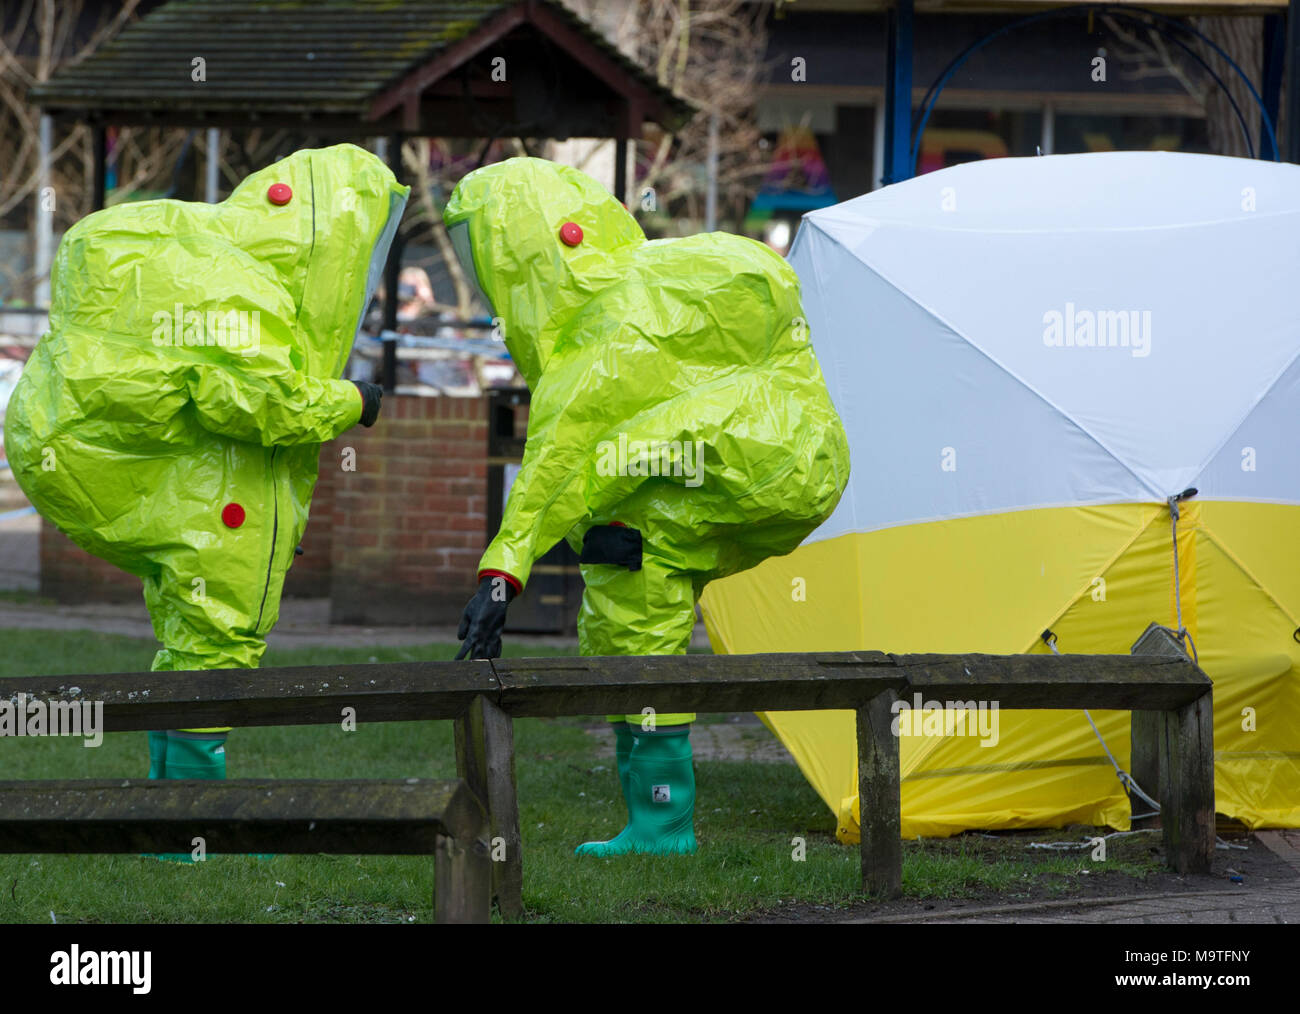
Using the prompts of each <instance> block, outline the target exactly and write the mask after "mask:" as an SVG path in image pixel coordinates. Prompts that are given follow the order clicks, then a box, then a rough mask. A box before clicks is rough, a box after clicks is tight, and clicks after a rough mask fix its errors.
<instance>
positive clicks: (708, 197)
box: [704, 109, 718, 232]
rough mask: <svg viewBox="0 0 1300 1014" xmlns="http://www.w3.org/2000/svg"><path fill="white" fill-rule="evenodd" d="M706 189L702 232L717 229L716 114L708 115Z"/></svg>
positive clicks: (715, 111) (715, 112) (714, 112)
mask: <svg viewBox="0 0 1300 1014" xmlns="http://www.w3.org/2000/svg"><path fill="white" fill-rule="evenodd" d="M706 165H707V169H706V173H707V176H708V189H707V190H706V191H705V193H704V231H705V232H713V231H714V230H716V229H717V228H718V113H717V110H716V109H715V110H714V111H713V112H712V113H710V114H709V154H708V162H707V163H706Z"/></svg>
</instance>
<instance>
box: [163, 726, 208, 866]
mask: <svg viewBox="0 0 1300 1014" xmlns="http://www.w3.org/2000/svg"><path fill="white" fill-rule="evenodd" d="M155 735H157V734H156V733H152V732H151V733H149V757H150V761H151V766H150V769H149V774H150V777H152V776H153V770H154V767H153V764H154V763H156V762H154V747H155V739H154V737H155ZM161 735H162V737H163V739H164V741H165V747H166V749H165V751H164V757H163V762H162V769H161V770H162V772H163V773H162V777H163V778H169V779H181V778H198V779H202V780H204V781H215V780H220V779H223V778H225V777H226V734H225V733H224V732H215V733H212V732H177V731H174V730H173V731H170V732H165V733H162V734H161ZM145 858H147V859H159V860H162V861H163V862H166V863H180V864H182V865H185V866H192V865H194V857H193V855H191V854H190V853H189V852H160V853H146V854H145Z"/></svg>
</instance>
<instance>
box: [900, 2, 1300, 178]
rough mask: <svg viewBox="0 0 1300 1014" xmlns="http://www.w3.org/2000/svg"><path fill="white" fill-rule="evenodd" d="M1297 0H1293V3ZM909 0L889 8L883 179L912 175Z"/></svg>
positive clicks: (910, 16)
mask: <svg viewBox="0 0 1300 1014" xmlns="http://www.w3.org/2000/svg"><path fill="white" fill-rule="evenodd" d="M1296 2H1300V0H1292V3H1296ZM912 13H913V8H912V0H894V6H893V7H891V8H890V10H889V35H888V39H887V41H886V44H885V45H886V53H885V59H886V66H885V172H884V182H885V183H886V184H889V183H897V182H899V181H900V180H906V179H911V177H912V20H913V18H912Z"/></svg>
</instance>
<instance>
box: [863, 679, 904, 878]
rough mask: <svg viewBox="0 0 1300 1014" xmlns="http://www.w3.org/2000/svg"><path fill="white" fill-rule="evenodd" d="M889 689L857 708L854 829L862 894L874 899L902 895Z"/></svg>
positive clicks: (895, 756) (899, 815)
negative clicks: (859, 840) (858, 839)
mask: <svg viewBox="0 0 1300 1014" xmlns="http://www.w3.org/2000/svg"><path fill="white" fill-rule="evenodd" d="M896 700H898V694H897V693H895V692H894V691H893V690H887V691H885V692H884V693H881V694H877V695H876V696H875V697H873V698H872V699H871V700H869V701H868V702H867V703H866V704H865V705H863V706H862V707H860V708H858V826H859V828H860V830H861V833H862V843H861V846H860V847H861V851H862V889H863V891H865V892H867V893H868V894H872V895H874V896H876V897H878V898H883V899H890V898H897V897H900V896H901V895H902V893H903V841H902V809H901V808H902V797H901V792H900V789H899V784H898V737H897V736H896V735H894V732H893V729H892V728H891V726H892V723H893V720H894V713H893V710H892V705H893V703H894V702H895V701H896Z"/></svg>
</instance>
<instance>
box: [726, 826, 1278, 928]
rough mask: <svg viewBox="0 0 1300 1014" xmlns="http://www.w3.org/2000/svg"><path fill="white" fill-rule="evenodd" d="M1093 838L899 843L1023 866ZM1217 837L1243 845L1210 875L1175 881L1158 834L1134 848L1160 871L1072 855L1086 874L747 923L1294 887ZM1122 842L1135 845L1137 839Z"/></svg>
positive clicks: (800, 908)
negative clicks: (1034, 845) (1045, 845)
mask: <svg viewBox="0 0 1300 1014" xmlns="http://www.w3.org/2000/svg"><path fill="white" fill-rule="evenodd" d="M1092 833H1105V832H1095V831H1094V829H1088V828H1079V827H1071V828H1067V829H1064V830H1062V829H1054V830H1047V831H1042V830H1040V831H1027V832H1001V833H999V834H998V835H997V836H995V837H994V838H988V837H984V836H980V835H970V834H968V835H959V836H957V837H955V838H951V839H947V840H945V841H944V842H925V843H912V842H907V843H904V846H903V849H904V856H905V857H906V856H907V855H908V853H909V852H913V851H917V850H919V849H930V850H932V851H944V850H948V849H951V850H953V851H954V852H955V851H957V850H959V849H961V848H962V847H963V844H964V847H966V848H968V849H969V848H971V847H972V846H974V847H975V848H976V849H978V851H979V853H980V855H981V857H983V858H986V859H987V861H988V862H990V863H992V862H997V861H998V860H999V859H1002V858H1006V857H1007V856H1008V855H1011V854H1014V855H1015V856H1016V858H1018V859H1019V860H1021V861H1022V862H1023V861H1025V860H1026V859H1029V860H1030V861H1032V860H1033V859H1034V858H1041V859H1043V860H1046V859H1047V858H1048V857H1049V856H1052V855H1053V853H1052V852H1051V851H1050V850H1037V849H1030V848H1028V845H1029V843H1030V842H1033V841H1038V842H1046V841H1078V840H1080V839H1081V838H1083V837H1085V836H1088V835H1091V834H1092ZM1222 837H1223V839H1224V840H1225V841H1227V842H1230V843H1231V844H1233V845H1244V846H1246V848H1245V850H1240V849H1235V848H1234V849H1231V850H1227V851H1225V850H1221V849H1216V850H1215V854H1214V859H1213V860H1212V863H1211V871H1210V873H1208V874H1196V875H1187V876H1181V875H1179V874H1177V873H1172V872H1169V871H1168V870H1166V869H1164V868H1163V858H1164V850H1163V848H1162V846H1161V838H1160V835H1158V834H1153V835H1144V836H1142V839H1141V840H1142V842H1143V844H1142V845H1141V846H1140V847H1141V848H1142V849H1144V850H1147V851H1148V852H1149V855H1150V858H1151V859H1152V860H1155V861H1158V862H1160V863H1161V864H1162V868H1160V869H1158V870H1154V871H1152V872H1150V873H1147V874H1145V875H1141V876H1135V875H1131V874H1129V873H1125V872H1120V871H1116V870H1106V869H1105V867H1104V865H1103V864H1098V863H1091V862H1089V856H1088V853H1087V852H1086V851H1080V852H1075V853H1072V854H1073V855H1077V856H1078V857H1079V859H1080V869H1084V868H1086V869H1088V871H1089V872H1088V873H1087V875H1086V876H1081V875H1080V876H1072V877H1062V876H1060V875H1057V874H1051V873H1046V872H1045V873H1043V874H1041V875H1034V876H1030V877H1029V878H1028V879H1026V880H1025V881H1024V882H1023V884H1017V885H1016V886H1015V887H1014V888H1012V889H1009V890H987V889H984V890H980V889H975V890H971V891H970V892H968V893H965V894H964V896H963V897H960V898H916V897H904V898H901V899H899V900H897V901H887V902H880V901H863V902H861V903H858V904H854V905H849V906H843V907H837V906H830V905H810V904H803V903H795V904H789V905H781V906H780V907H779V908H776V909H771V910H768V911H765V912H762V913H759V914H756V915H754V916H752V917H750V918H749V919H747V920H745V921H746V922H756V923H813V922H849V921H857V920H871V921H877V920H884V919H894V918H902V919H907V920H909V921H910V920H913V919H926V918H931V917H934V918H938V917H943V916H945V915H947V916H961V915H972V916H973V915H975V914H976V913H977V912H980V911H984V910H1001V911H1004V912H1008V913H1014V912H1015V911H1016V909H1018V908H1021V907H1025V908H1032V909H1038V908H1041V907H1044V906H1050V907H1051V908H1053V909H1055V910H1057V914H1061V915H1068V914H1069V913H1070V912H1071V911H1074V910H1075V909H1082V908H1084V907H1085V906H1092V905H1097V904H1105V903H1106V902H1109V901H1114V902H1126V901H1134V900H1140V899H1143V898H1154V897H1159V896H1166V897H1167V896H1171V895H1192V894H1198V893H1204V894H1208V895H1213V896H1216V897H1218V896H1222V898H1221V900H1220V901H1214V902H1213V904H1214V905H1215V906H1216V907H1218V908H1225V909H1226V908H1231V907H1233V906H1235V905H1250V904H1251V903H1252V900H1253V899H1259V898H1266V897H1267V896H1268V893H1269V891H1270V890H1271V889H1274V888H1277V887H1286V888H1294V887H1296V886H1300V871H1297V870H1296V869H1295V868H1293V867H1292V866H1291V865H1289V864H1288V863H1287V862H1286V861H1285V860H1284V859H1283V858H1281V857H1280V856H1278V855H1277V854H1276V853H1275V852H1273V851H1272V850H1270V849H1268V848H1266V847H1265V846H1264V845H1263V844H1262V843H1261V842H1260V841H1259V840H1258V839H1256V838H1255V837H1254V836H1253V835H1248V834H1240V835H1231V836H1230V835H1223V836H1222ZM1125 840H1126V841H1129V842H1133V841H1134V840H1135V839H1133V838H1130V839H1125ZM1147 843H1149V844H1147ZM1060 854H1061V853H1060V852H1056V853H1055V856H1057V857H1059V855H1060ZM1234 876H1239V877H1240V881H1241V882H1240V883H1236V882H1234V880H1233V879H1232V878H1233V877H1234ZM905 889H907V888H906V886H905ZM1211 900H1213V899H1211ZM1207 904H1208V903H1207Z"/></svg>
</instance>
